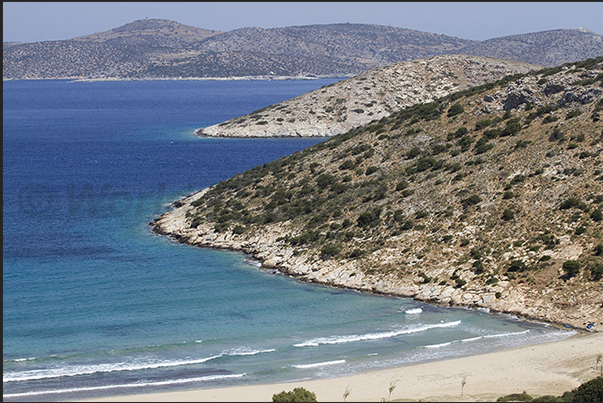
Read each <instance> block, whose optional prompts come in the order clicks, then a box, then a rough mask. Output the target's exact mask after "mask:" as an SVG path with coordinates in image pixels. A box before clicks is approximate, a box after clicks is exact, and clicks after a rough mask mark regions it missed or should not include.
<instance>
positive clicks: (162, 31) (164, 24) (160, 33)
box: [73, 18, 221, 48]
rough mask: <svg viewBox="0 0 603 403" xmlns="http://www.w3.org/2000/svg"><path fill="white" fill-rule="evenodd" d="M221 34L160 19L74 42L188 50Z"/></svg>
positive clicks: (78, 38) (135, 22) (80, 38)
mask: <svg viewBox="0 0 603 403" xmlns="http://www.w3.org/2000/svg"><path fill="white" fill-rule="evenodd" d="M220 33H221V32H220V31H213V30H207V29H203V28H197V27H192V26H190V25H184V24H180V23H178V22H176V21H170V20H162V19H148V18H147V19H144V20H138V21H134V22H131V23H129V24H126V25H122V26H121V27H118V28H114V29H112V30H109V31H105V32H98V33H95V34H92V35H86V36H80V37H77V38H74V39H73V40H74V41H82V42H100V43H112V44H124V45H138V46H152V47H171V48H187V47H191V46H192V45H194V44H197V43H199V42H200V41H203V40H204V39H206V38H209V37H210V36H214V35H218V34H220Z"/></svg>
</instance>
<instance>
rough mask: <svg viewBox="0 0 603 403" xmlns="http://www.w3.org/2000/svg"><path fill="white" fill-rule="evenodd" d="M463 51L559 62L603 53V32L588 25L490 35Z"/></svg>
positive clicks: (546, 64) (540, 62)
mask: <svg viewBox="0 0 603 403" xmlns="http://www.w3.org/2000/svg"><path fill="white" fill-rule="evenodd" d="M461 52H464V53H467V54H470V55H478V56H489V57H495V58H498V59H511V60H522V61H529V62H530V63H535V64H541V65H543V66H558V65H560V64H563V63H568V62H574V61H578V60H586V59H588V58H589V57H598V56H602V55H603V35H600V34H597V33H596V32H592V31H588V30H586V29H556V30H552V31H543V32H534V33H530V34H522V35H511V36H503V37H501V38H493V39H488V40H485V41H481V42H477V43H473V44H471V45H468V46H467V47H465V48H463V49H461Z"/></svg>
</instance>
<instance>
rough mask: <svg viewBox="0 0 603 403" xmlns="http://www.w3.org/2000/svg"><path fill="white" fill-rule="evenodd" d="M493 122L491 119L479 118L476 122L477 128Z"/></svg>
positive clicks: (479, 128) (482, 127)
mask: <svg viewBox="0 0 603 403" xmlns="http://www.w3.org/2000/svg"><path fill="white" fill-rule="evenodd" d="M491 124H492V120H490V119H482V120H478V121H477V123H475V130H481V129H484V128H486V127H488V126H490V125H491Z"/></svg>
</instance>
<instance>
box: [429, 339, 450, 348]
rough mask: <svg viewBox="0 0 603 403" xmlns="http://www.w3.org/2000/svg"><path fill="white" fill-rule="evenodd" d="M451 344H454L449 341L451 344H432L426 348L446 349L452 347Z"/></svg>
mask: <svg viewBox="0 0 603 403" xmlns="http://www.w3.org/2000/svg"><path fill="white" fill-rule="evenodd" d="M451 344H452V342H451V341H449V342H446V343H440V344H430V345H428V346H425V348H440V347H446V346H449V345H451Z"/></svg>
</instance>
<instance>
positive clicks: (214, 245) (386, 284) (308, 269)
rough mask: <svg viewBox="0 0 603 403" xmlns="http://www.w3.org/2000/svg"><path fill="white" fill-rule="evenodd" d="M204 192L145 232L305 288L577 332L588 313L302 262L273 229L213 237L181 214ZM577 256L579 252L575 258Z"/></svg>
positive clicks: (504, 287) (499, 288)
mask: <svg viewBox="0 0 603 403" xmlns="http://www.w3.org/2000/svg"><path fill="white" fill-rule="evenodd" d="M209 190H211V187H210V188H206V189H203V190H201V191H199V192H196V193H193V194H191V195H189V196H187V197H186V198H184V199H182V200H179V201H176V202H175V203H173V205H172V206H173V207H174V208H173V210H171V211H168V212H166V213H164V214H163V215H161V216H160V217H158V218H156V219H155V220H153V221H152V222H150V223H149V225H150V226H151V230H152V231H153V232H155V233H157V234H159V235H163V236H167V237H169V238H171V239H172V240H174V241H176V242H179V243H182V244H187V245H191V246H195V247H200V248H211V249H218V250H228V251H235V252H241V253H244V254H245V255H247V256H249V258H250V259H253V260H256V261H258V262H260V267H259V269H261V270H269V271H273V272H279V273H281V274H284V275H288V276H291V277H294V278H296V279H299V280H301V281H304V282H308V283H316V284H321V285H325V286H330V287H336V288H347V289H352V290H357V291H361V292H368V293H373V294H381V295H388V296H396V297H403V298H413V299H415V300H418V301H423V302H427V303H430V304H434V305H438V306H451V307H463V308H468V309H485V310H487V311H488V312H492V313H503V314H510V315H514V316H517V317H519V318H522V319H523V320H528V321H533V322H538V323H547V324H549V325H552V326H555V327H558V328H563V329H568V328H570V329H573V330H578V331H587V329H586V328H585V326H584V320H585V317H591V316H592V312H588V313H585V314H584V315H581V314H572V313H571V312H567V311H563V310H559V309H555V308H553V307H551V306H547V305H546V304H543V303H542V301H541V300H539V298H538V296H533V295H532V296H530V295H529V293H528V292H526V291H527V287H524V289H513V286H512V284H510V282H508V281H501V282H499V283H498V284H496V285H495V286H493V287H489V288H487V289H484V288H483V287H469V288H467V289H459V288H455V287H453V286H451V285H445V286H442V285H438V284H416V283H415V282H413V281H409V280H408V279H406V280H404V279H400V278H398V277H397V276H389V277H385V278H384V277H381V276H373V275H370V274H365V273H362V271H361V270H358V267H357V266H356V262H355V261H354V260H344V261H340V260H330V261H314V262H311V263H309V262H307V260H306V259H305V257H299V256H295V254H294V251H293V249H292V248H288V247H287V246H286V245H284V244H283V243H282V242H279V238H280V237H281V236H283V235H284V229H283V228H279V227H278V226H273V227H271V228H270V230H269V231H263V232H262V233H261V234H245V235H234V234H231V233H229V234H217V233H215V232H214V229H213V226H211V225H203V224H202V225H200V226H199V227H197V228H190V225H188V224H187V218H186V213H187V211H189V210H190V209H191V207H192V204H191V203H193V202H194V201H195V200H197V199H199V198H200V197H202V196H203V195H205V194H206V193H207V192H208V191H209ZM578 254H579V253H578ZM502 292H505V293H506V294H507V295H508V297H507V298H505V299H498V298H497V296H496V295H497V293H502ZM597 325H598V326H594V327H593V328H592V329H588V331H590V332H593V331H594V332H600V331H602V329H603V323H597Z"/></svg>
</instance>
